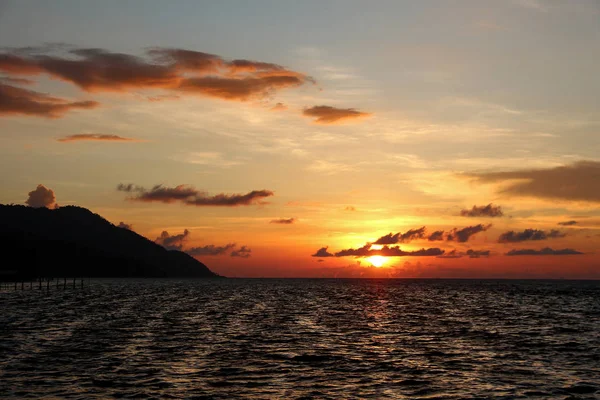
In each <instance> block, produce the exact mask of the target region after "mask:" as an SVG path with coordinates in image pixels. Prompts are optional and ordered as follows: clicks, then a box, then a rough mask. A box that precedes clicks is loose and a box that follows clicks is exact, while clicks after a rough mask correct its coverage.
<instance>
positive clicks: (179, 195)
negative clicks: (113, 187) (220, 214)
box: [117, 183, 274, 207]
mask: <svg viewBox="0 0 600 400" xmlns="http://www.w3.org/2000/svg"><path fill="white" fill-rule="evenodd" d="M117 190H118V191H121V192H126V193H134V194H135V195H134V196H132V197H130V198H129V200H133V201H141V202H148V203H149V202H160V203H174V202H181V203H183V204H186V205H193V206H199V207H202V206H217V207H235V206H242V205H243V206H247V205H252V204H261V203H262V199H264V198H266V197H270V196H273V195H274V193H273V192H272V191H270V190H253V191H251V192H248V193H246V194H224V193H221V194H217V195H214V196H210V195H208V194H207V193H206V192H202V191H198V190H197V189H196V188H194V187H193V186H188V185H179V186H175V187H172V188H171V187H167V186H163V185H156V186H154V187H152V188H151V189H149V190H148V189H145V188H144V187H141V186H136V185H134V184H122V183H121V184H119V185H118V186H117Z"/></svg>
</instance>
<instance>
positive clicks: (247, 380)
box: [0, 279, 600, 399]
mask: <svg viewBox="0 0 600 400" xmlns="http://www.w3.org/2000/svg"><path fill="white" fill-rule="evenodd" d="M0 305H1V307H2V309H1V311H0V398H40V397H48V398H82V399H83V398H174V399H175V398H186V399H187V398H196V399H212V398H214V399H232V398H256V399H273V398H285V399H299V398H306V399H309V398H330V399H340V398H377V399H384V398H394V399H462V398H481V399H485V398H504V399H516V398H541V399H553V398H556V399H580V398H581V399H600V282H571V281H445V280H276V279H264V280H262V279H255V280H242V279H240V280H237V279H228V280H217V281H193V280H191V281H175V280H162V281H144V280H142V281H135V280H110V281H109V280H106V281H92V282H90V284H89V285H88V286H87V287H86V288H84V289H80V288H78V289H66V290H64V289H56V288H51V289H50V290H49V291H46V290H41V291H40V290H25V291H20V290H17V291H14V290H7V289H4V290H3V291H0Z"/></svg>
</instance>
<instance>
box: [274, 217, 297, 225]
mask: <svg viewBox="0 0 600 400" xmlns="http://www.w3.org/2000/svg"><path fill="white" fill-rule="evenodd" d="M295 222H296V218H280V219H272V220H271V222H269V223H270V224H282V225H290V224H293V223H295Z"/></svg>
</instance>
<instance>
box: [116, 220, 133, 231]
mask: <svg viewBox="0 0 600 400" xmlns="http://www.w3.org/2000/svg"><path fill="white" fill-rule="evenodd" d="M117 227H118V228H123V229H127V230H129V231H132V230H133V225H131V224H126V223H125V222H123V221H121V222H119V225H117Z"/></svg>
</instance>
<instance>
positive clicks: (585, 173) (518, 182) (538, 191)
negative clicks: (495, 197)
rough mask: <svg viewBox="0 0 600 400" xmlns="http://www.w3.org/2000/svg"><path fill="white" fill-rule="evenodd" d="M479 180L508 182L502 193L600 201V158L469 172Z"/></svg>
mask: <svg viewBox="0 0 600 400" xmlns="http://www.w3.org/2000/svg"><path fill="white" fill-rule="evenodd" d="M465 176H468V177H470V178H473V179H474V180H475V182H479V183H496V182H506V185H503V189H500V193H502V194H505V195H508V196H527V197H536V198H543V199H551V200H557V199H558V200H575V201H588V202H600V185H598V182H600V162H598V161H579V162H576V163H573V164H570V165H564V166H560V167H555V168H548V169H525V170H517V171H507V172H485V173H471V174H465Z"/></svg>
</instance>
